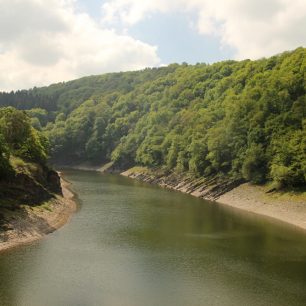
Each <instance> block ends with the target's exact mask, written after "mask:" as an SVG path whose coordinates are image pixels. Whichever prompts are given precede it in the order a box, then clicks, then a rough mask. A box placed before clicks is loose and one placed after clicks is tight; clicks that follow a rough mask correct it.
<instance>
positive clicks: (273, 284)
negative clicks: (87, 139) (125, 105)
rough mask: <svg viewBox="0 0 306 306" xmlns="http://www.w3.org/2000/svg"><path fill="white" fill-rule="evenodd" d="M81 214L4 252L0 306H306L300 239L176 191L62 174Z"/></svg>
mask: <svg viewBox="0 0 306 306" xmlns="http://www.w3.org/2000/svg"><path fill="white" fill-rule="evenodd" d="M66 177H67V178H68V179H69V180H70V181H71V182H72V183H73V186H74V190H75V191H76V192H77V193H78V195H79V198H80V208H79V211H78V212H77V213H76V214H75V215H74V217H73V219H72V220H71V222H70V223H69V224H67V225H66V226H65V227H64V228H62V229H61V230H59V231H57V232H55V233H53V234H51V235H49V236H48V237H47V238H46V239H44V240H43V241H40V242H36V243H34V244H31V245H27V246H23V247H20V248H18V249H15V250H12V251H9V252H5V253H2V254H0V305H1V306H2V305H5V306H6V305H8V306H10V305H18V306H19V305H24V306H36V305H37V306H49V305H50V306H61V305H63V306H70V305H71V306H76V305H80V306H81V305H82V306H87V305H107V306H108V305H109V306H113V305H115V306H120V305H124V306H138V305H139V306H147V305H148V306H151V305H154V306H155V305H156V306H163V305H165V306H171V305H176V306H180V305H184V306H185V305H188V306H193V305H207V306H214V305H216V306H217V305H230V306H231V305H235V306H237V305H243V306H244V305H248V306H253V305H269V306H274V305H275V306H283V305H284V306H288V305H306V235H305V233H303V232H301V231H299V230H296V229H294V228H293V227H291V226H289V225H286V224H284V223H281V222H276V221H273V220H271V219H268V218H263V217H258V216H255V215H252V214H248V213H244V212H242V211H239V210H235V209H232V208H228V207H225V206H222V205H217V204H213V203H210V202H206V201H203V200H200V199H197V198H194V197H191V196H188V195H184V194H181V193H178V192H173V191H169V190H164V189H161V188H159V187H154V186H150V185H147V184H144V183H140V182H137V181H133V180H131V179H128V178H124V177H120V176H115V175H103V174H99V173H95V172H85V171H75V170H73V171H72V170H71V171H66Z"/></svg>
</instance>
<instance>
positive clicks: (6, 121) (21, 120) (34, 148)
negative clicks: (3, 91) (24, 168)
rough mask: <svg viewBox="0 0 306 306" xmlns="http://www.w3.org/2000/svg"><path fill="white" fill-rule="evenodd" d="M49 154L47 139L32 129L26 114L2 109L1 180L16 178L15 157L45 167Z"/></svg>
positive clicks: (10, 108)
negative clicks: (13, 162) (13, 160)
mask: <svg viewBox="0 0 306 306" xmlns="http://www.w3.org/2000/svg"><path fill="white" fill-rule="evenodd" d="M47 152H48V141H47V138H46V137H45V136H44V135H43V134H42V133H41V132H39V131H37V130H36V129H34V128H33V127H32V125H31V120H30V117H29V116H28V115H27V114H26V113H25V112H23V111H20V110H16V109H14V108H13V107H6V108H0V180H2V179H8V178H10V177H13V176H14V167H12V158H13V157H14V158H20V159H22V160H23V161H25V162H34V163H38V164H40V165H45V163H46V161H47Z"/></svg>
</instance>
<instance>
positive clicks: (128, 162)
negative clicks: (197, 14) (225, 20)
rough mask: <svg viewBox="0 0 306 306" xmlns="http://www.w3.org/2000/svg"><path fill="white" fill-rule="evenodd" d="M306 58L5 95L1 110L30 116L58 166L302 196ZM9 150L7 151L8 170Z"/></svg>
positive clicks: (180, 68) (108, 78) (185, 68)
mask: <svg viewBox="0 0 306 306" xmlns="http://www.w3.org/2000/svg"><path fill="white" fill-rule="evenodd" d="M305 58H306V49H304V48H299V49H297V50H295V51H293V52H286V53H283V54H280V55H277V56H273V57H271V58H268V59H260V60H257V61H250V60H244V61H240V62H237V61H225V62H220V63H216V64H213V65H206V64H197V65H193V66H191V65H187V64H182V65H177V64H173V65H170V66H168V67H162V68H153V69H145V70H143V71H138V72H126V73H113V74H106V75H102V76H92V77H86V78H82V79H79V80H75V81H71V82H67V83H60V84H56V85H51V86H49V87H44V88H34V89H32V90H30V91H19V92H12V93H2V94H1V95H0V105H2V106H7V105H11V106H14V107H17V108H19V109H24V110H27V113H28V115H29V116H30V117H31V118H32V124H33V126H34V127H35V128H37V129H40V130H42V131H43V133H44V135H46V136H47V137H48V138H49V141H50V146H51V156H52V161H53V162H55V163H61V164H65V163H66V164H67V163H69V164H71V163H74V164H77V163H81V162H84V161H87V162H91V163H93V164H101V163H106V162H109V161H113V162H114V164H115V165H116V166H117V167H118V168H121V169H126V168H128V167H131V166H134V165H143V166H147V167H159V168H160V167H163V168H165V169H169V170H174V171H177V172H186V173H187V172H188V173H190V174H191V175H194V176H195V177H199V176H206V177H208V176H223V177H229V178H232V179H240V178H244V179H245V180H248V181H251V182H254V183H263V182H266V181H273V182H274V184H275V186H276V187H277V188H281V187H295V186H303V185H305V183H306V75H305V72H306V59H305ZM33 137H34V138H33V139H36V140H37V141H38V138H37V137H38V136H37V135H36V136H35V134H34V135H33ZM39 139H40V138H39ZM39 141H41V140H39ZM7 147H8V146H7V145H5V144H2V142H1V148H0V149H1V150H2V152H4V153H2V154H1V158H2V160H1V167H2V169H4V168H5V167H7V153H6V152H7ZM16 152H17V155H18V154H21V153H19V152H25V150H24V149H22V148H16ZM22 154H24V153H22ZM42 157H44V155H43V156H40V157H39V158H42ZM1 171H2V170H1Z"/></svg>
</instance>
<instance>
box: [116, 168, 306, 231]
mask: <svg viewBox="0 0 306 306" xmlns="http://www.w3.org/2000/svg"><path fill="white" fill-rule="evenodd" d="M121 175H123V176H126V177H130V178H133V179H137V180H140V181H143V182H147V183H150V184H155V185H159V186H161V187H164V188H168V189H172V190H177V191H180V192H183V193H188V194H190V195H192V196H195V197H198V198H202V199H205V200H210V201H215V202H217V203H219V204H224V205H227V206H231V207H234V208H238V209H241V210H244V211H248V212H251V213H255V214H258V215H263V216H267V217H270V218H274V219H277V220H280V221H283V222H286V223H289V224H291V225H294V226H296V227H298V228H300V229H303V230H306V193H305V192H304V193H301V194H296V193H294V192H292V193H288V192H287V193H281V192H272V193H271V192H267V189H266V188H265V187H264V186H256V185H252V184H250V183H245V182H243V181H239V180H236V181H224V180H221V179H218V178H210V179H205V178H199V179H195V178H191V177H188V176H186V175H179V174H175V173H164V172H163V171H161V170H158V169H157V170H149V169H146V168H141V167H135V168H131V169H129V170H127V171H125V172H122V173H121Z"/></svg>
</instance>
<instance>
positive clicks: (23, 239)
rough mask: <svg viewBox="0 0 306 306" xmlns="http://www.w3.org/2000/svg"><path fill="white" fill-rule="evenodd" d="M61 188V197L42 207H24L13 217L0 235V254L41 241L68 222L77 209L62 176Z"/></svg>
mask: <svg viewBox="0 0 306 306" xmlns="http://www.w3.org/2000/svg"><path fill="white" fill-rule="evenodd" d="M59 174H60V173H59ZM60 175H61V174H60ZM61 186H62V191H63V197H61V196H57V197H56V198H55V199H52V200H50V201H49V202H48V203H45V204H44V205H42V206H38V207H25V208H24V210H21V211H18V213H16V215H14V218H12V220H11V221H10V222H9V224H8V225H9V228H10V229H9V230H7V231H6V232H5V233H3V234H2V237H1V235H0V252H1V251H4V250H7V249H11V248H14V247H16V246H19V245H22V244H28V243H31V242H33V241H36V240H39V239H42V238H44V237H45V236H46V235H47V234H50V233H52V232H54V231H55V230H57V229H59V228H60V227H62V226H63V225H65V224H66V223H67V222H68V221H69V220H70V218H71V216H72V214H73V213H74V212H75V211H76V208H77V204H76V201H75V195H74V193H73V192H72V191H71V189H70V183H68V182H67V181H65V180H64V179H63V178H62V176H61Z"/></svg>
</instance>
